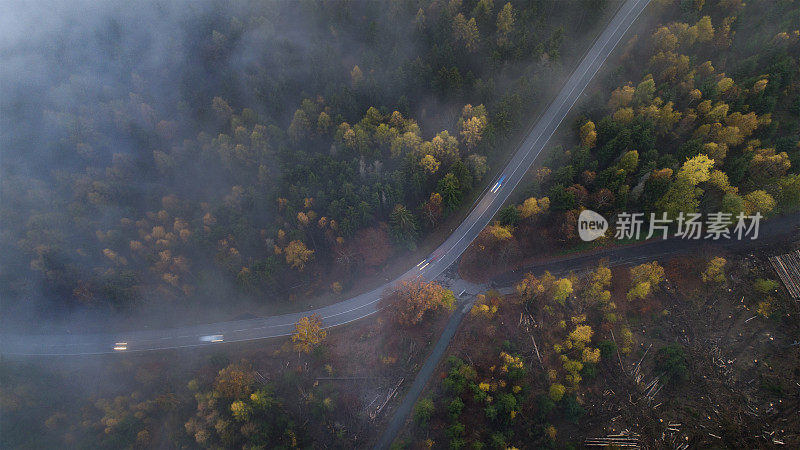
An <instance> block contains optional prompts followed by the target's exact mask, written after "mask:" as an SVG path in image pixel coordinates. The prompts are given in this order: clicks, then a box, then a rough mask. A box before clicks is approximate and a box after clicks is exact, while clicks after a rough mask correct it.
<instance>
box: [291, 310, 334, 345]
mask: <svg viewBox="0 0 800 450" xmlns="http://www.w3.org/2000/svg"><path fill="white" fill-rule="evenodd" d="M294 330H295V331H294V334H293V335H292V342H294V348H295V350H297V351H298V353H299V352H303V353H311V350H313V349H314V347H316V346H317V345H319V344H321V343H322V341H324V340H325V338H326V337H328V332H327V331H325V330H324V329H323V328H322V320H321V319H320V318H319V316H318V315H317V314H312V315H310V316H307V317H302V318H300V320H298V321H297V323H296V324H295V326H294Z"/></svg>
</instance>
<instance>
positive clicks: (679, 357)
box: [655, 344, 689, 384]
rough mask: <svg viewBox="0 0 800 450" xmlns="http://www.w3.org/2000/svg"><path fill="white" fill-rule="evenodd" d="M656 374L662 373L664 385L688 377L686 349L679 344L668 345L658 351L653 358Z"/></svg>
mask: <svg viewBox="0 0 800 450" xmlns="http://www.w3.org/2000/svg"><path fill="white" fill-rule="evenodd" d="M655 370H656V372H659V373H663V374H664V375H663V379H664V381H665V382H666V383H669V384H674V383H679V382H682V381H685V380H686V379H687V378H688V377H689V369H688V360H687V358H686V349H685V348H684V347H683V346H682V345H680V344H670V345H667V346H666V347H662V348H660V349H659V350H658V352H657V353H656V357H655Z"/></svg>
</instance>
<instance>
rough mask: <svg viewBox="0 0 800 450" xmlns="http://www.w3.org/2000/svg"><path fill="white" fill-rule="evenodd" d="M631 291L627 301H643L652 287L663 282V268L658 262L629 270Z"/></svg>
mask: <svg viewBox="0 0 800 450" xmlns="http://www.w3.org/2000/svg"><path fill="white" fill-rule="evenodd" d="M630 274H631V289H630V290H629V291H628V300H635V299H643V298H645V297H647V296H648V295H650V292H651V291H652V290H653V288H654V287H656V286H658V285H659V284H660V283H661V282H662V281H664V268H663V267H661V265H660V264H658V262H656V261H653V262H650V263H644V264H640V265H638V266H636V267H633V268H631V270H630Z"/></svg>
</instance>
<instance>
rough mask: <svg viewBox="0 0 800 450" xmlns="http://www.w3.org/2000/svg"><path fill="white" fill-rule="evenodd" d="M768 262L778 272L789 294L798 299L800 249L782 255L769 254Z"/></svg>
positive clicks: (799, 296)
mask: <svg viewBox="0 0 800 450" xmlns="http://www.w3.org/2000/svg"><path fill="white" fill-rule="evenodd" d="M769 262H770V264H772V267H773V268H774V269H775V272H777V273H778V277H780V279H781V281H782V282H783V285H784V286H786V290H787V291H789V295H791V296H792V298H794V299H800V250H795V251H793V252H791V253H786V254H784V255H778V256H770V257H769Z"/></svg>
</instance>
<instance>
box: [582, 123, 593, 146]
mask: <svg viewBox="0 0 800 450" xmlns="http://www.w3.org/2000/svg"><path fill="white" fill-rule="evenodd" d="M580 134H581V144H582V145H583V146H584V147H588V148H592V147H594V145H595V143H597V131H596V130H595V126H594V122H592V121H591V120H587V121H586V123H585V124H583V126H581V129H580Z"/></svg>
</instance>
